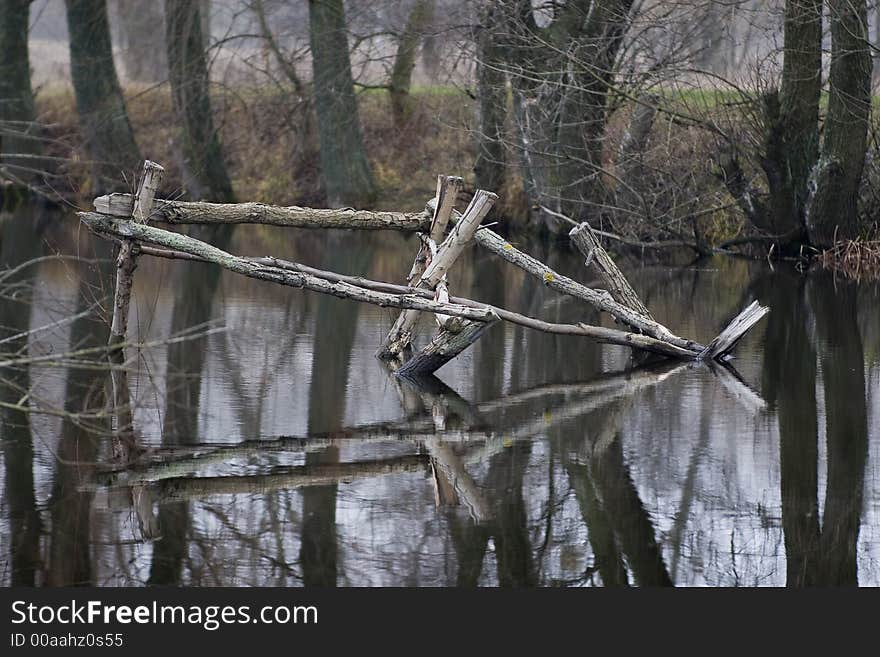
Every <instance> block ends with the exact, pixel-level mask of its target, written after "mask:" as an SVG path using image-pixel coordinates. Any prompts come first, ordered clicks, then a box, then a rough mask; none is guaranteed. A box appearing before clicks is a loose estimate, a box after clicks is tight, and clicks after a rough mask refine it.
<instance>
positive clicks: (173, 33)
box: [165, 0, 235, 203]
mask: <svg viewBox="0 0 880 657" xmlns="http://www.w3.org/2000/svg"><path fill="white" fill-rule="evenodd" d="M202 24H203V20H202V16H201V6H200V3H196V2H189V1H188V0H166V2H165V40H166V43H167V44H168V68H169V80H170V82H171V96H172V99H173V101H174V110H175V113H176V114H177V116H178V120H179V122H180V124H181V138H182V139H181V141H182V142H183V144H182V146H183V149H182V150H183V164H184V166H183V169H184V183H185V185H186V188H187V191H188V193H189V194H190V195H191V196H193V197H195V198H205V199H210V200H213V201H218V202H227V203H231V202H233V201H234V200H235V195H234V193H233V191H232V182H231V181H230V179H229V174H228V173H227V171H226V163H225V161H224V159H223V150H222V148H221V146H220V139H219V137H218V135H217V131H216V130H215V128H214V118H213V111H212V109H211V97H210V94H209V91H208V85H209V80H208V63H207V59H206V57H205V42H204V37H203V35H202Z"/></svg>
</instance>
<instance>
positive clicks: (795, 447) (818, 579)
mask: <svg viewBox="0 0 880 657" xmlns="http://www.w3.org/2000/svg"><path fill="white" fill-rule="evenodd" d="M754 288H755V291H756V293H757V294H758V295H759V297H761V298H762V301H763V302H764V303H769V304H770V306H771V307H772V309H773V311H772V312H771V314H770V317H769V323H768V325H767V337H766V346H765V356H764V367H763V383H764V393H765V397H766V398H767V401H768V402H769V403H770V404H771V405H773V406H775V408H776V411H777V417H778V421H779V438H780V467H781V488H782V523H783V531H784V534H785V550H786V557H787V583H788V585H789V586H812V585H826V586H828V585H855V584H857V583H858V573H857V565H856V545H857V542H858V534H859V523H860V517H861V511H862V498H863V491H864V471H865V464H866V460H867V452H868V427H867V409H866V402H865V369H864V355H863V351H862V341H861V336H860V334H859V329H858V324H857V323H856V321H855V319H856V316H857V303H856V287H855V285H854V284H852V283H848V282H844V281H834V280H833V278H832V277H831V275H830V274H828V273H825V272H815V273H814V274H812V275H811V276H810V278H809V280H807V279H805V278H802V277H798V276H797V275H796V274H794V273H793V272H788V271H785V270H782V271H779V272H776V273H774V274H771V275H767V276H764V277H762V278H761V279H759V280H758V281H757V283H756V284H755V286H754ZM811 323H814V325H815V332H816V335H815V337H816V340H815V341H813V340H811V337H810V335H809V332H808V327H809V326H810V324H811ZM817 346H818V354H819V356H818V360H819V363H820V364H821V367H822V384H823V392H824V399H825V435H826V441H827V473H828V476H827V485H826V493H825V504H824V512H823V515H822V523H821V528H820V524H819V502H818V489H819V470H818V468H819V449H818V416H817V403H816V401H817V400H816V378H817V375H816V372H817V365H816V353H817Z"/></svg>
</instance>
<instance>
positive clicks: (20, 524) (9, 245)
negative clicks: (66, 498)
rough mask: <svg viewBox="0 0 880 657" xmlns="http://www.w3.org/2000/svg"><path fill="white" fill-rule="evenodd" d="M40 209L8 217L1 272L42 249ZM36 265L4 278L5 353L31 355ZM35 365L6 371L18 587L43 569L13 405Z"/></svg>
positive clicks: (1, 385) (3, 421)
mask: <svg viewBox="0 0 880 657" xmlns="http://www.w3.org/2000/svg"><path fill="white" fill-rule="evenodd" d="M39 214H40V213H39V210H38V209H37V208H35V207H25V208H21V209H19V210H18V211H17V212H16V213H15V215H8V214H7V215H6V216H5V217H3V229H2V230H3V232H2V245H0V270H8V269H12V268H14V267H17V266H18V265H21V264H22V263H24V262H26V261H28V260H30V259H31V258H33V257H35V256H37V255H38V254H39V252H40V231H39V227H38V224H39V223H41V222H40V216H39ZM35 273H36V271H35V267H26V268H24V269H22V270H21V271H20V272H19V273H18V274H14V275H11V276H9V277H8V278H6V279H5V280H4V285H5V286H7V287H8V288H9V289H8V291H6V290H4V291H0V339H3V340H4V341H5V345H4V352H5V353H26V352H27V342H28V341H27V337H26V336H25V337H19V338H16V339H14V340H13V339H11V338H14V337H15V336H19V335H21V334H22V333H24V332H26V331H27V330H28V329H29V328H30V323H31V322H30V320H31V312H30V289H31V287H32V285H31V284H32V282H33V280H34V276H35ZM30 378H31V377H30V368H29V367H28V366H27V365H23V366H21V367H17V368H7V369H5V370H4V371H3V372H2V373H0V402H3V404H4V405H3V407H2V408H0V426H2V447H3V463H4V466H5V475H4V484H5V488H4V495H5V499H6V504H7V505H8V509H9V512H8V513H9V537H10V541H9V546H8V547H9V564H10V565H9V566H8V567H9V568H10V583H11V584H12V585H13V586H34V585H35V584H36V583H37V579H36V577H37V571H38V569H39V567H40V555H39V541H40V531H41V525H40V515H39V513H38V512H37V501H36V496H35V494H34V447H33V436H32V434H31V420H30V415H29V414H28V413H27V412H23V411H19V410H16V409H15V408H13V406H16V405H18V404H19V403H20V400H21V399H23V398H24V396H25V395H26V393H27V392H28V391H29V390H30V387H31V383H30Z"/></svg>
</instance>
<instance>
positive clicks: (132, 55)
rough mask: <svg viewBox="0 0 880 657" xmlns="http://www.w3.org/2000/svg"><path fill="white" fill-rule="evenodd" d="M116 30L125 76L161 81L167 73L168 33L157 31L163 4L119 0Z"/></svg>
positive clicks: (147, 1) (141, 0)
mask: <svg viewBox="0 0 880 657" xmlns="http://www.w3.org/2000/svg"><path fill="white" fill-rule="evenodd" d="M111 8H113V9H115V11H114V12H113V13H114V14H115V16H113V17H115V19H116V20H115V23H116V26H117V31H116V34H117V35H118V36H119V46H120V48H119V54H120V56H121V58H122V67H123V69H124V71H125V77H127V78H128V79H129V80H133V81H135V82H149V83H155V82H161V81H163V80H165V78H166V77H167V75H168V59H167V51H166V47H165V35H164V34H162V33H161V32H157V31H156V26H157V25H161V24H162V22H163V20H164V18H163V16H162V5H161V4H159V3H158V2H156V1H155V0H117V1H116V2H115V3H114V4H113V5H111Z"/></svg>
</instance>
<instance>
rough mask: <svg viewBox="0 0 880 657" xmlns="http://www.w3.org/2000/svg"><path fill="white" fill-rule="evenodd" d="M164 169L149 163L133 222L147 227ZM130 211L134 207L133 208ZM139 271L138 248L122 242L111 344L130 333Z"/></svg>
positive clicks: (135, 204)
mask: <svg viewBox="0 0 880 657" xmlns="http://www.w3.org/2000/svg"><path fill="white" fill-rule="evenodd" d="M164 175H165V169H163V168H162V167H161V166H160V165H158V164H156V163H155V162H150V160H146V161H145V162H144V172H143V175H142V177H141V184H140V187H138V191H137V195H136V196H135V198H134V206H133V208H132V209H131V211H130V212H131V216H132V218H133V219H134V221H137V222H139V223H146V222H147V221H148V220H149V218H150V213H151V212H152V210H153V199H154V198H155V197H156V191H157V190H158V189H159V185H160V184H162V177H163V176H164ZM130 207H131V206H130ZM136 268H137V253H136V245H135V244H134V242H133V241H132V240H128V239H127V240H122V243H121V244H120V246H119V254H118V255H117V257H116V292H115V294H114V297H113V319H112V322H111V324H110V344H111V345H113V344H118V343H121V342H123V341H124V340H125V335H126V333H127V331H128V309H129V305H130V302H131V287H132V284H133V283H134V279H133V275H134V270H135V269H136Z"/></svg>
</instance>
